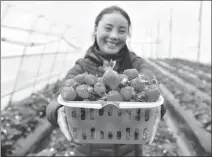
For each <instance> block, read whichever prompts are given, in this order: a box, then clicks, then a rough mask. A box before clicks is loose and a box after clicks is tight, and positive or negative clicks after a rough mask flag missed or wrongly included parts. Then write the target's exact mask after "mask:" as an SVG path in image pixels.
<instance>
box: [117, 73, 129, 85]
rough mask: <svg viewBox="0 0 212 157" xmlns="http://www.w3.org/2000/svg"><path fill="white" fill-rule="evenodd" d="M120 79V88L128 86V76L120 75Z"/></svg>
mask: <svg viewBox="0 0 212 157" xmlns="http://www.w3.org/2000/svg"><path fill="white" fill-rule="evenodd" d="M119 77H120V79H121V85H122V86H127V85H129V79H128V76H127V75H125V74H120V75H119Z"/></svg>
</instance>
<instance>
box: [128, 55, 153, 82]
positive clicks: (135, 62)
mask: <svg viewBox="0 0 212 157" xmlns="http://www.w3.org/2000/svg"><path fill="white" fill-rule="evenodd" d="M130 58H131V61H132V66H133V68H135V69H137V70H138V72H139V73H141V74H143V75H144V76H146V77H147V78H148V79H150V80H151V79H153V78H155V76H154V73H153V72H152V71H151V69H150V68H149V67H148V65H147V64H146V63H145V61H144V59H142V58H141V57H139V56H137V55H136V54H135V53H134V52H130Z"/></svg>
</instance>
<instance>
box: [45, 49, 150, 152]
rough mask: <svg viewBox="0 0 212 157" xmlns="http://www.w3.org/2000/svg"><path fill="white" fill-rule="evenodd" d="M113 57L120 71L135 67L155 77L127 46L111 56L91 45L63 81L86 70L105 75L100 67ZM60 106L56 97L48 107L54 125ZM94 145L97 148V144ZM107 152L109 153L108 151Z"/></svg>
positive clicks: (84, 147)
mask: <svg viewBox="0 0 212 157" xmlns="http://www.w3.org/2000/svg"><path fill="white" fill-rule="evenodd" d="M111 59H112V60H116V66H115V67H114V70H115V71H117V72H119V73H122V72H123V71H124V70H125V69H131V68H135V69H137V70H138V71H139V73H142V74H144V75H145V76H147V77H148V78H149V79H153V73H152V72H151V71H150V69H149V68H148V66H147V65H146V64H145V63H144V60H143V59H142V58H140V57H139V56H137V55H136V54H135V53H134V52H130V51H129V49H128V48H127V46H125V47H124V48H122V50H121V51H120V52H119V53H118V54H116V55H110V56H109V55H106V54H103V53H101V52H100V51H98V49H97V48H96V47H91V48H89V49H88V51H87V53H86V55H85V57H84V58H81V59H79V60H77V61H76V63H75V65H74V67H73V68H72V69H71V70H70V71H69V72H68V74H67V75H66V77H65V79H64V80H63V82H65V80H67V79H70V78H73V77H74V76H76V75H78V74H81V73H84V72H86V71H87V72H88V73H92V74H97V75H99V76H101V75H103V71H101V70H100V69H99V68H98V67H100V66H102V65H103V61H104V60H107V61H110V60H111ZM62 87H63V86H62ZM62 87H61V89H62ZM61 89H60V90H61ZM60 90H59V91H58V94H59V93H60ZM59 107H61V105H60V104H58V103H57V102H56V99H55V100H53V101H52V103H50V104H49V105H48V107H47V109H46V116H47V119H48V120H49V122H51V123H52V124H54V125H58V124H57V109H58V108H59ZM93 146H94V148H95V145H93ZM98 146H99V144H98ZM106 147H111V145H102V148H105V149H104V150H106ZM87 149H88V145H82V146H80V147H78V148H77V151H79V152H81V153H83V154H87V152H88V150H87ZM93 150H95V149H93ZM109 150H110V149H109ZM132 151H134V147H133V146H131V145H122V146H121V147H120V152H125V153H126V154H127V153H130V152H132ZM100 152H101V151H100V150H98V152H97V154H98V153H100ZM106 152H107V151H106ZM101 154H104V152H101ZM101 154H100V155H101ZM106 154H108V152H107V153H106ZM88 155H89V154H88ZM122 156H124V154H122Z"/></svg>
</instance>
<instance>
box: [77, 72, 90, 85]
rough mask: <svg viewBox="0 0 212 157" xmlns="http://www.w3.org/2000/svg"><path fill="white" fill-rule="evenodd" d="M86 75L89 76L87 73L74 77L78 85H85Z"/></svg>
mask: <svg viewBox="0 0 212 157" xmlns="http://www.w3.org/2000/svg"><path fill="white" fill-rule="evenodd" d="M86 75H88V73H87V72H85V73H82V74H78V75H76V76H75V77H74V79H75V80H76V82H77V83H79V84H83V83H85V76H86Z"/></svg>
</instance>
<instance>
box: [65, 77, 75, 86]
mask: <svg viewBox="0 0 212 157" xmlns="http://www.w3.org/2000/svg"><path fill="white" fill-rule="evenodd" d="M76 84H77V82H76V81H75V79H73V78H71V79H68V80H66V81H65V83H64V86H65V87H70V86H75V85H76Z"/></svg>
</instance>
